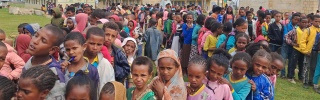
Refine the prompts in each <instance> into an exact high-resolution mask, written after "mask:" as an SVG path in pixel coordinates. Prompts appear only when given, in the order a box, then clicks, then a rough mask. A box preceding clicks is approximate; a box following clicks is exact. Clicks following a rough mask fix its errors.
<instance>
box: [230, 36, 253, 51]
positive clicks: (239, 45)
mask: <svg viewBox="0 0 320 100" xmlns="http://www.w3.org/2000/svg"><path fill="white" fill-rule="evenodd" d="M249 42H250V38H249V36H248V35H247V34H246V33H238V34H237V35H236V46H235V47H233V48H231V49H230V50H229V54H230V55H231V56H234V55H235V54H236V53H237V52H244V50H245V49H246V46H247V44H248V43H249Z"/></svg>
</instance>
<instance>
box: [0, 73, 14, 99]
mask: <svg viewBox="0 0 320 100" xmlns="http://www.w3.org/2000/svg"><path fill="white" fill-rule="evenodd" d="M16 92H17V86H16V84H15V83H14V82H13V81H11V80H9V79H8V78H6V77H4V76H0V99H1V100H11V98H12V97H13V96H15V93H16Z"/></svg>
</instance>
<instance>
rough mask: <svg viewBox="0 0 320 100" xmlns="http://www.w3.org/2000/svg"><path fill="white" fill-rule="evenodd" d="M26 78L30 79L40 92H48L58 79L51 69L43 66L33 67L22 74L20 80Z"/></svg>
mask: <svg viewBox="0 0 320 100" xmlns="http://www.w3.org/2000/svg"><path fill="white" fill-rule="evenodd" d="M26 78H30V79H31V80H32V82H33V84H34V85H35V86H36V87H37V88H38V90H39V91H40V92H42V91H45V90H49V91H50V90H51V89H52V88H53V86H54V85H55V82H56V81H57V79H58V78H57V76H56V75H55V74H54V73H53V72H52V71H51V69H49V67H48V66H45V65H39V66H34V67H31V68H29V69H28V70H26V71H25V72H23V73H22V74H21V77H20V80H21V79H26Z"/></svg>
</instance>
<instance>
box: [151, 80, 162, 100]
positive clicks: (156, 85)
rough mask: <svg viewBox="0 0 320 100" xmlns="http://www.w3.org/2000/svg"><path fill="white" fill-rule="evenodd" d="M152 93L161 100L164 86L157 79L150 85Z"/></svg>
mask: <svg viewBox="0 0 320 100" xmlns="http://www.w3.org/2000/svg"><path fill="white" fill-rule="evenodd" d="M152 88H153V91H154V92H156V94H157V97H158V98H159V99H161V98H162V97H163V90H164V84H163V82H161V81H160V79H157V80H155V81H154V82H153V84H152Z"/></svg>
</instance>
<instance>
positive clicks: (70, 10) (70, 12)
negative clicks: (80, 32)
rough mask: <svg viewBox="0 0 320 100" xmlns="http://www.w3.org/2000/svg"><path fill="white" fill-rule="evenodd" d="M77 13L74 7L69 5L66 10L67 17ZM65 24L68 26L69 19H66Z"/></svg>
mask: <svg viewBox="0 0 320 100" xmlns="http://www.w3.org/2000/svg"><path fill="white" fill-rule="evenodd" d="M75 13H76V12H75V8H74V7H68V8H67V11H66V17H67V18H70V17H74V15H75ZM63 26H67V19H65V20H64V22H63Z"/></svg>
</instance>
